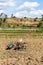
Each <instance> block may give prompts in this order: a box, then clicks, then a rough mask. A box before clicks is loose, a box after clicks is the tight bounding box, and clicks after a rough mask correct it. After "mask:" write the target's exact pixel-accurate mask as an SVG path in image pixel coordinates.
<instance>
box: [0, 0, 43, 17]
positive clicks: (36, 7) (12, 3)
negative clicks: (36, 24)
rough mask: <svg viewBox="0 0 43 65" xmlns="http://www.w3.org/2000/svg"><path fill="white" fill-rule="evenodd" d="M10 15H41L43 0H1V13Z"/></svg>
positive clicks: (42, 12)
mask: <svg viewBox="0 0 43 65" xmlns="http://www.w3.org/2000/svg"><path fill="white" fill-rule="evenodd" d="M1 13H5V14H7V15H8V17H10V16H11V14H13V15H14V16H16V17H19V18H21V17H28V18H31V17H32V18H33V17H41V15H42V14H43V0H0V14H1Z"/></svg>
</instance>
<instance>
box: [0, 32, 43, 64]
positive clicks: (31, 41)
mask: <svg viewBox="0 0 43 65" xmlns="http://www.w3.org/2000/svg"><path fill="white" fill-rule="evenodd" d="M12 41H13V42H16V41H17V42H20V41H22V42H25V43H26V49H22V50H14V49H13V48H12V49H10V50H6V46H7V44H8V43H10V42H12ZM0 65H43V33H41V32H40V33H39V32H35V31H30V32H29V31H24V32H21V31H19V32H18V33H17V32H13V31H9V32H8V31H7V32H6V31H5V32H4V31H3V32H2V31H0Z"/></svg>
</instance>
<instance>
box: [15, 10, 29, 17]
mask: <svg viewBox="0 0 43 65" xmlns="http://www.w3.org/2000/svg"><path fill="white" fill-rule="evenodd" d="M15 16H16V17H20V18H21V17H25V16H28V12H27V11H19V12H16V13H15Z"/></svg>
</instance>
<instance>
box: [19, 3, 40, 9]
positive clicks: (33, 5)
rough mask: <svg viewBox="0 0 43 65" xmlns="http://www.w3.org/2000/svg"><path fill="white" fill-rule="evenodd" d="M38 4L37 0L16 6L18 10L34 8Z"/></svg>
mask: <svg viewBox="0 0 43 65" xmlns="http://www.w3.org/2000/svg"><path fill="white" fill-rule="evenodd" d="M39 5H40V4H39V3H38V2H24V3H23V4H22V5H20V6H19V7H18V10H24V9H25V10H26V9H31V10H32V9H34V8H37V7H38V6H39Z"/></svg>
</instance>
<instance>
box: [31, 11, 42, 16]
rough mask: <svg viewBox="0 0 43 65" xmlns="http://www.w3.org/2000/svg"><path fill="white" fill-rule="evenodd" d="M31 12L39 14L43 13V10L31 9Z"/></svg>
mask: <svg viewBox="0 0 43 65" xmlns="http://www.w3.org/2000/svg"><path fill="white" fill-rule="evenodd" d="M30 14H32V15H38V16H39V15H42V14H43V10H33V11H30Z"/></svg>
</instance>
